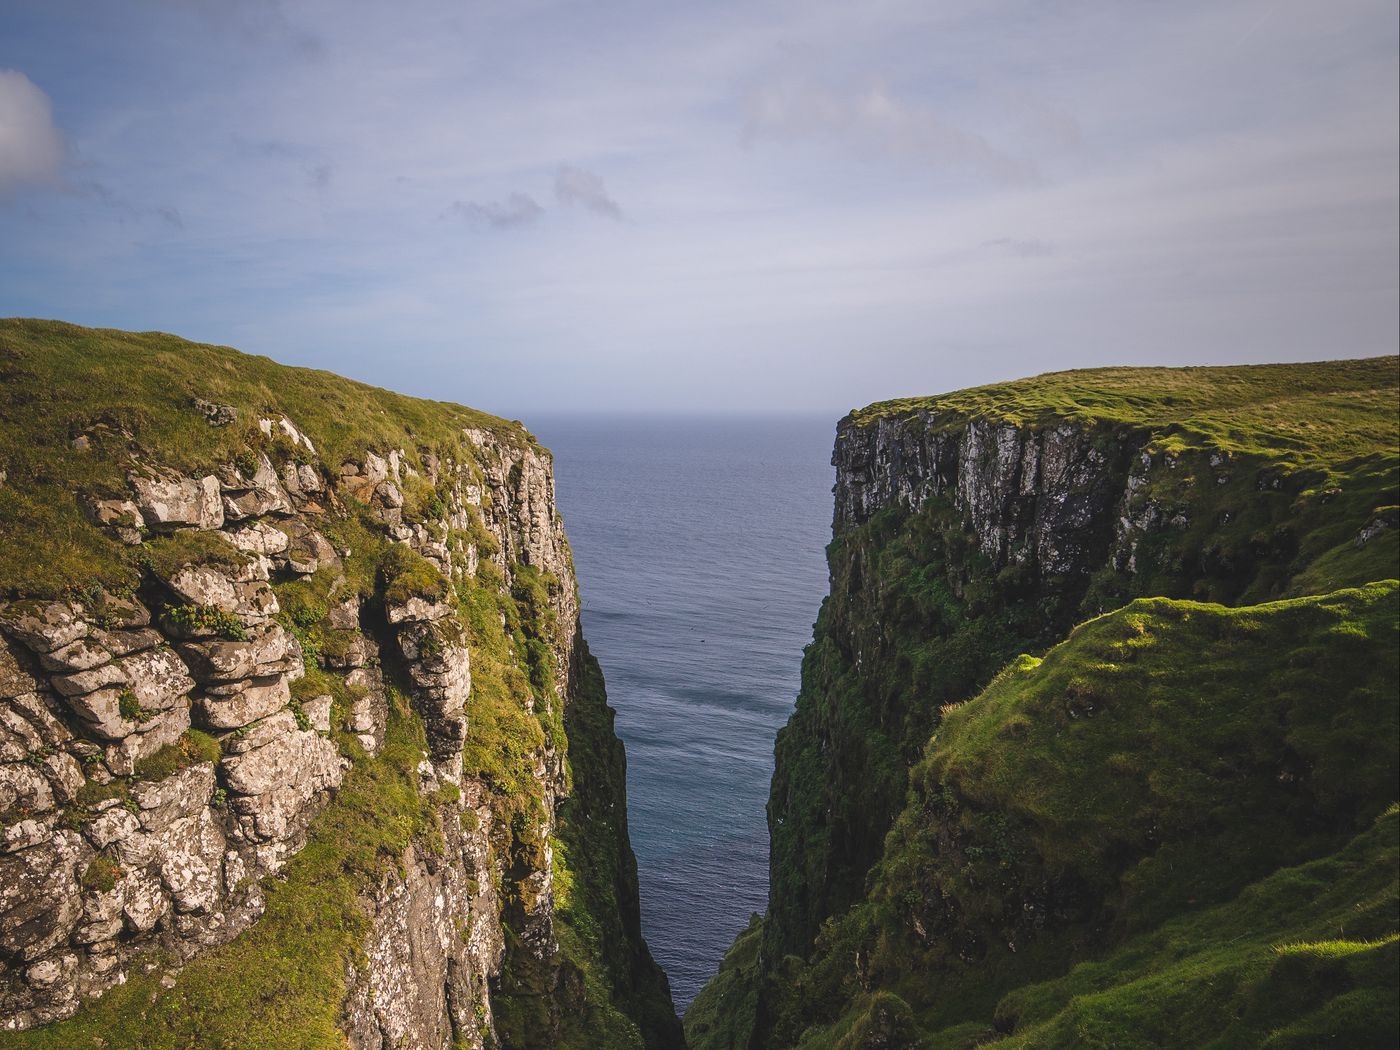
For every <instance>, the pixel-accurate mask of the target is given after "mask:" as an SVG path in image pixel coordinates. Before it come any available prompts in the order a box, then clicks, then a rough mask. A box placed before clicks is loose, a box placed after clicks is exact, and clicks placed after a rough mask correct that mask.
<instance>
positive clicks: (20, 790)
mask: <svg viewBox="0 0 1400 1050" xmlns="http://www.w3.org/2000/svg"><path fill="white" fill-rule="evenodd" d="M50 809H53V789H52V788H50V787H49V782H48V778H46V777H45V776H44V775H43V774H42V773H40V772H39V771H38V770H37V769H34V768H33V767H32V766H29V765H26V764H25V763H23V762H14V763H6V764H4V765H0V812H4V811H7V810H18V811H20V812H22V813H25V814H34V813H43V812H44V811H45V810H50Z"/></svg>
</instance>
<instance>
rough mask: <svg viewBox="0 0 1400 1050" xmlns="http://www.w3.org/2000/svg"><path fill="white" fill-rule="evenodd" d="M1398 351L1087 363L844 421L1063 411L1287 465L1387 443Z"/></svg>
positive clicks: (1172, 447)
mask: <svg viewBox="0 0 1400 1050" xmlns="http://www.w3.org/2000/svg"><path fill="white" fill-rule="evenodd" d="M1398 391H1400V358H1396V357H1375V358H1365V359H1361V360H1354V361H1323V362H1316V363H1310V364H1286V365H1233V366H1229V367H1223V368H1095V369H1082V370H1075V371H1069V372H1049V373H1046V374H1045V375H1039V376H1033V377H1030V378H1027V379H1019V380H1016V381H1014V382H1010V383H996V384H993V385H990V386H980V387H972V388H970V389H967V390H959V391H957V392H956V393H951V394H941V395H938V396H936V397H911V398H899V399H896V400H892V401H881V402H878V403H876V404H873V405H870V406H868V407H866V408H862V409H857V410H856V411H854V412H852V413H851V414H850V416H849V419H850V420H851V422H852V423H854V424H855V425H856V426H866V425H869V424H871V423H874V422H878V421H880V420H885V419H892V418H899V417H902V416H907V415H911V414H914V413H918V414H920V415H923V416H926V417H927V423H928V425H930V426H933V427H956V426H958V425H960V422H961V421H962V420H964V419H966V418H968V417H977V418H981V419H990V420H994V421H998V422H1003V421H1004V422H1008V423H1013V424H1015V425H1017V426H1031V427H1042V426H1047V425H1051V424H1054V423H1058V422H1060V421H1069V422H1072V423H1078V424H1081V425H1087V426H1095V427H1097V426H1100V425H1106V426H1108V427H1112V428H1124V429H1132V430H1147V431H1151V432H1152V433H1153V434H1154V435H1156V442H1157V444H1158V445H1159V447H1161V448H1162V449H1163V450H1165V451H1169V452H1173V453H1178V454H1179V453H1181V452H1183V451H1185V450H1186V449H1188V448H1211V449H1218V450H1220V451H1224V452H1230V453H1233V454H1237V455H1260V456H1267V457H1271V458H1283V459H1286V460H1289V461H1291V462H1293V463H1295V464H1297V465H1299V466H1302V465H1308V464H1313V463H1317V462H1336V461H1340V460H1346V459H1349V458H1352V457H1355V456H1364V455H1368V454H1370V453H1371V452H1373V451H1374V450H1375V449H1376V448H1377V447H1381V448H1393V447H1394V445H1395V443H1396V420H1395V405H1396V399H1397V392H1398Z"/></svg>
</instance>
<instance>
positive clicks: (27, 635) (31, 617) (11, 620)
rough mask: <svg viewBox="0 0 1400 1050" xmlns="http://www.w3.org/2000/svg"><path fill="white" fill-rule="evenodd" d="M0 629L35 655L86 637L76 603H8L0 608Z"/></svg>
mask: <svg viewBox="0 0 1400 1050" xmlns="http://www.w3.org/2000/svg"><path fill="white" fill-rule="evenodd" d="M0 628H3V629H4V630H5V631H6V632H7V633H9V634H10V635H12V636H13V637H14V638H15V639H16V640H17V641H19V643H20V644H21V645H24V646H26V647H27V648H28V649H30V650H31V651H33V652H36V653H51V652H53V651H54V650H55V649H61V648H62V647H63V646H65V645H68V644H69V643H70V642H76V641H77V640H78V639H79V638H82V637H84V636H86V634H87V633H88V624H87V621H86V620H84V619H83V615H82V607H81V606H80V605H78V604H77V603H76V602H41V601H20V602H12V603H10V604H9V605H7V606H5V607H3V608H0Z"/></svg>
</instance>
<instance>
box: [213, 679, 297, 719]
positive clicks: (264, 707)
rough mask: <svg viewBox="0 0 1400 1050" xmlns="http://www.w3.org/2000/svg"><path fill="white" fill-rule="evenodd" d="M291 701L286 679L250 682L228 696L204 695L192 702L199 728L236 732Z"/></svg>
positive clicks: (254, 680)
mask: <svg viewBox="0 0 1400 1050" xmlns="http://www.w3.org/2000/svg"><path fill="white" fill-rule="evenodd" d="M291 698H292V693H291V689H290V687H289V686H288V684H287V679H286V678H285V677H283V676H281V675H279V676H277V677H276V678H272V679H267V680H261V679H253V680H249V681H248V682H246V683H243V684H242V686H241V687H240V688H239V690H238V691H237V692H236V693H233V694H231V695H229V696H217V697H216V696H209V695H205V696H202V697H200V698H199V699H197V700H196V701H195V712H196V716H197V718H198V719H199V722H200V724H201V725H205V726H208V727H210V728H212V729H239V728H241V727H243V726H246V725H249V724H250V723H253V722H256V721H257V720H258V719H260V718H266V717H267V716H268V715H270V714H272V713H274V712H276V711H280V710H281V709H282V708H284V707H286V706H287V704H288V702H289V701H290V700H291Z"/></svg>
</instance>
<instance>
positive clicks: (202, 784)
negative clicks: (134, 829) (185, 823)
mask: <svg viewBox="0 0 1400 1050" xmlns="http://www.w3.org/2000/svg"><path fill="white" fill-rule="evenodd" d="M213 792H214V766H213V763H210V762H196V763H195V764H194V765H192V766H187V767H186V768H184V769H182V770H179V771H178V772H175V773H172V774H170V776H168V777H166V778H165V779H163V780H138V781H137V782H136V783H134V784H132V785H131V800H132V801H133V802H135V803H136V805H137V806H138V807H139V808H140V809H141V810H142V811H143V812H142V814H141V823H142V826H144V827H151V826H156V827H159V826H161V825H164V824H168V823H169V822H170V819H171V818H170V817H168V816H167V817H166V818H164V819H161V820H154V821H152V820H150V819H148V818H147V816H146V814H145V812H144V811H148V810H166V811H174V812H175V813H176V814H181V815H190V814H193V813H196V812H198V811H199V810H200V809H202V808H203V807H204V804H205V803H206V802H207V801H208V800H209V796H210V795H212V794H213Z"/></svg>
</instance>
